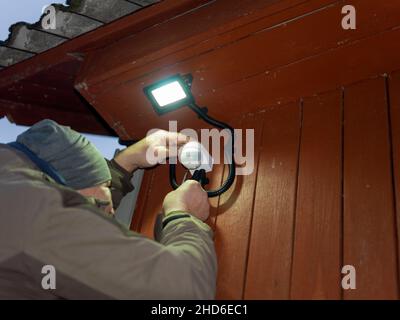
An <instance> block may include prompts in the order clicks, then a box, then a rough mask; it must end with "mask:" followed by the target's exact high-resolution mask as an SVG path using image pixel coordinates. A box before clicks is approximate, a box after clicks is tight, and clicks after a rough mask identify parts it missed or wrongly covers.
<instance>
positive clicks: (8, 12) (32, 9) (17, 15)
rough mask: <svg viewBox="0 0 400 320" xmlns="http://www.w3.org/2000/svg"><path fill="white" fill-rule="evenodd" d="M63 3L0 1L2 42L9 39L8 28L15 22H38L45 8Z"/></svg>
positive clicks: (0, 36)
mask: <svg viewBox="0 0 400 320" xmlns="http://www.w3.org/2000/svg"><path fill="white" fill-rule="evenodd" d="M51 3H63V4H65V1H60V0H58V1H57V0H53V1H51V0H1V1H0V40H5V39H7V37H8V28H9V27H10V25H12V24H13V23H15V22H18V21H26V22H31V23H32V22H36V21H38V20H39V18H40V16H41V15H42V9H43V7H44V6H46V5H49V4H51Z"/></svg>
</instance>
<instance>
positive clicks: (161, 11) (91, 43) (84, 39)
mask: <svg viewBox="0 0 400 320" xmlns="http://www.w3.org/2000/svg"><path fill="white" fill-rule="evenodd" d="M208 1H210V0H164V1H161V2H160V3H158V4H157V5H154V6H151V7H149V8H146V9H144V10H140V11H138V12H135V13H134V14H132V15H128V16H126V17H123V18H121V19H118V20H116V21H114V22H113V23H110V24H107V25H105V26H102V27H101V28H98V29H96V30H93V31H91V32H88V33H86V34H84V35H82V36H80V37H77V38H75V39H72V40H70V41H66V42H65V43H63V44H61V45H60V46H57V47H55V48H53V49H50V50H48V51H46V52H43V53H41V54H39V55H36V56H34V57H32V58H30V59H28V60H25V61H22V62H20V63H18V64H15V65H13V66H11V67H8V68H6V69H4V70H2V71H1V77H0V87H3V86H5V85H8V84H10V83H13V82H14V81H18V80H21V79H25V78H26V77H29V76H31V75H34V74H36V73H37V72H39V71H42V70H45V69H48V68H49V67H52V66H56V65H58V64H60V63H64V62H68V61H69V62H71V61H77V63H79V61H78V60H79V59H80V60H81V58H79V54H78V55H77V56H78V57H76V56H73V55H71V53H82V52H85V51H88V50H93V49H95V48H99V47H103V46H105V45H106V44H108V43H110V41H111V42H114V41H117V40H119V39H121V38H123V37H126V36H127V35H132V34H134V33H137V32H140V31H142V30H144V29H146V28H149V27H151V26H152V25H154V24H158V23H160V22H162V21H166V20H168V19H171V18H173V17H175V16H177V15H179V14H181V13H182V12H185V11H189V10H191V9H194V8H196V7H197V6H200V5H202V4H204V3H206V2H208Z"/></svg>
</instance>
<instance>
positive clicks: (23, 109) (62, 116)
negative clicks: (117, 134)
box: [0, 99, 113, 135]
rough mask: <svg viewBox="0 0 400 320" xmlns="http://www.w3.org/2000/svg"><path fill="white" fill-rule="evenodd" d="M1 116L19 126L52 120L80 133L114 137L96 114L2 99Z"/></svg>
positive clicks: (0, 100)
mask: <svg viewBox="0 0 400 320" xmlns="http://www.w3.org/2000/svg"><path fill="white" fill-rule="evenodd" d="M0 114H4V115H6V116H7V117H8V119H9V120H10V121H11V122H13V123H17V124H19V125H25V126H31V125H32V124H34V123H36V122H38V121H40V120H43V119H47V118H51V119H52V120H54V121H56V122H58V123H59V124H62V125H68V126H70V127H71V128H73V129H74V130H76V131H78V132H87V133H94V134H100V135H113V133H112V132H111V131H110V130H108V128H107V127H105V126H103V125H102V124H101V121H100V120H101V118H100V117H99V118H97V117H96V115H95V113H94V112H87V113H82V112H69V111H65V110H58V109H49V108H43V107H41V106H37V105H34V104H21V103H17V102H13V101H9V100H2V99H0Z"/></svg>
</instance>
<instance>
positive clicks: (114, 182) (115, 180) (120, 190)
mask: <svg viewBox="0 0 400 320" xmlns="http://www.w3.org/2000/svg"><path fill="white" fill-rule="evenodd" d="M105 160H106V161H107V164H108V168H109V169H110V173H111V187H110V190H111V196H112V200H113V206H114V209H116V208H117V207H118V206H119V204H120V203H121V200H122V198H123V197H125V195H126V194H127V193H129V192H131V191H132V190H133V189H134V187H133V185H132V183H131V180H132V177H133V173H131V172H128V171H126V170H125V169H124V168H122V167H121V166H120V165H119V164H118V163H117V162H116V161H115V160H114V159H112V160H107V159H105Z"/></svg>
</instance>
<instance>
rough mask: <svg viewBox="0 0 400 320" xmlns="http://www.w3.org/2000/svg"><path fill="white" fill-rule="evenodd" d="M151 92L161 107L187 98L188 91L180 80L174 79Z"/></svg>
mask: <svg viewBox="0 0 400 320" xmlns="http://www.w3.org/2000/svg"><path fill="white" fill-rule="evenodd" d="M151 94H152V95H153V97H154V99H156V101H157V103H158V105H159V106H160V107H165V106H167V105H169V104H171V103H174V102H177V101H179V100H182V99H185V98H186V93H185V91H184V90H183V88H182V86H181V84H180V83H179V81H174V82H171V83H168V84H166V85H164V86H162V87H160V88H157V89H154V90H152V91H151Z"/></svg>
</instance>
